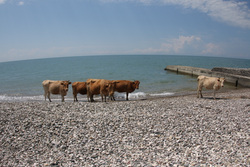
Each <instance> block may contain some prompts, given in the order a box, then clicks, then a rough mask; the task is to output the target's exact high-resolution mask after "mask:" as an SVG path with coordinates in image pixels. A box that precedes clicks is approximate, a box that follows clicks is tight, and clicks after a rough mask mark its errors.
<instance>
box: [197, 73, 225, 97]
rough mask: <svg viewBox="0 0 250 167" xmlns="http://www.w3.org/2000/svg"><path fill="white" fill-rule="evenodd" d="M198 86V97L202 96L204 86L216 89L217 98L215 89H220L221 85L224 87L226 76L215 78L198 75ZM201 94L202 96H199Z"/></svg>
mask: <svg viewBox="0 0 250 167" xmlns="http://www.w3.org/2000/svg"><path fill="white" fill-rule="evenodd" d="M197 81H198V87H197V98H199V97H201V98H202V97H203V96H202V93H201V91H202V88H203V87H205V88H206V89H213V90H214V99H215V91H217V90H219V89H220V88H221V87H224V81H225V78H215V77H207V76H203V75H201V76H198V78H197ZM199 94H200V96H199Z"/></svg>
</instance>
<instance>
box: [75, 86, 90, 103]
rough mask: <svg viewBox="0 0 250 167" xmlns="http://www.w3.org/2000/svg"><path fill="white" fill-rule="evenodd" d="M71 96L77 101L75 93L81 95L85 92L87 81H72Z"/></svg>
mask: <svg viewBox="0 0 250 167" xmlns="http://www.w3.org/2000/svg"><path fill="white" fill-rule="evenodd" d="M72 90H73V97H74V102H77V101H78V99H77V94H78V93H80V94H82V95H86V94H87V83H86V82H74V83H72Z"/></svg>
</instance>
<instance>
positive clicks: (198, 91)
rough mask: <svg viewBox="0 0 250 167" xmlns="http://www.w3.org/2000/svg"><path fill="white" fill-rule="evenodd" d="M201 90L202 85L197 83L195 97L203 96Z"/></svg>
mask: <svg viewBox="0 0 250 167" xmlns="http://www.w3.org/2000/svg"><path fill="white" fill-rule="evenodd" d="M201 91H202V87H201V86H200V85H198V88H197V98H199V97H201V98H203V96H202V93H201Z"/></svg>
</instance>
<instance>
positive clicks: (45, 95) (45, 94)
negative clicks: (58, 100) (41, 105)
mask: <svg viewBox="0 0 250 167" xmlns="http://www.w3.org/2000/svg"><path fill="white" fill-rule="evenodd" d="M46 97H47V93H46V92H44V98H45V101H46Z"/></svg>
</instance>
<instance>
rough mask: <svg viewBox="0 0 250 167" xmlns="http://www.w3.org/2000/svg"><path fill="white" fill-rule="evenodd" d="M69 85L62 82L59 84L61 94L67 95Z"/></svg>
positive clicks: (66, 82) (67, 82)
mask: <svg viewBox="0 0 250 167" xmlns="http://www.w3.org/2000/svg"><path fill="white" fill-rule="evenodd" d="M69 84H71V82H70V81H62V82H61V86H62V90H61V91H63V92H65V93H67V92H68V90H69Z"/></svg>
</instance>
